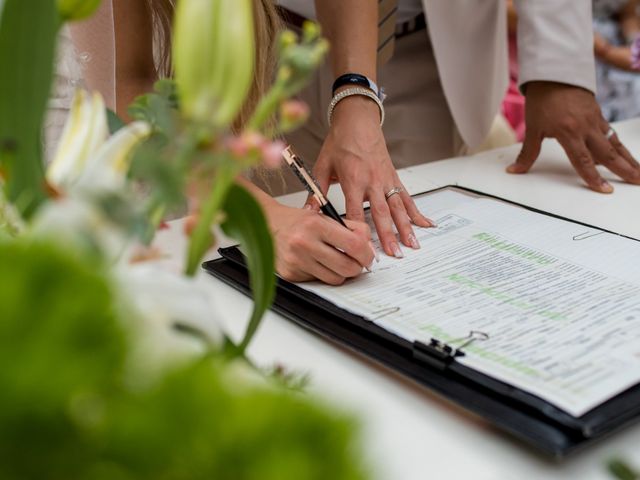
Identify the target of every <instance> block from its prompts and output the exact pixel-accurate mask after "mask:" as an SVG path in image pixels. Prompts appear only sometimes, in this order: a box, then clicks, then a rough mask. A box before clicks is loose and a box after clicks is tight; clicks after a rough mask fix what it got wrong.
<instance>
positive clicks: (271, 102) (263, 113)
mask: <svg viewBox="0 0 640 480" xmlns="http://www.w3.org/2000/svg"><path fill="white" fill-rule="evenodd" d="M283 97H284V88H283V85H280V84H276V85H274V87H273V88H272V89H271V90H270V91H269V92H268V93H267V95H265V96H264V97H263V98H262V100H261V101H260V103H259V104H258V106H257V107H256V110H255V111H254V112H253V115H252V116H251V119H250V120H249V122H248V123H247V130H254V131H258V130H260V129H261V128H262V127H263V126H264V125H265V124H266V123H267V122H268V121H269V118H270V117H271V116H272V115H273V114H274V112H275V111H276V109H277V108H278V105H279V104H280V102H281V101H282V99H283Z"/></svg>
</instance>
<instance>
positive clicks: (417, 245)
mask: <svg viewBox="0 0 640 480" xmlns="http://www.w3.org/2000/svg"><path fill="white" fill-rule="evenodd" d="M409 244H410V245H411V248H413V249H414V250H418V249H419V248H420V243H419V242H418V239H417V238H416V236H415V235H414V234H411V235H409Z"/></svg>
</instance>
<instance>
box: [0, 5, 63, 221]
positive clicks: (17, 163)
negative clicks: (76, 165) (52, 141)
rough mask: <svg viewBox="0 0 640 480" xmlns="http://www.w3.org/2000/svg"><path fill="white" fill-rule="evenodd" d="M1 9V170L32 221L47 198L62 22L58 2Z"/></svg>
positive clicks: (9, 189)
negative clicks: (47, 120)
mask: <svg viewBox="0 0 640 480" xmlns="http://www.w3.org/2000/svg"><path fill="white" fill-rule="evenodd" d="M0 8H1V9H2V12H1V15H0V71H1V72H2V74H1V75H0V98H1V99H2V101H1V102H0V168H2V169H3V170H5V172H6V175H7V178H8V179H9V180H10V181H8V182H7V183H6V186H7V197H8V199H9V200H10V201H12V202H13V203H14V204H15V205H16V207H17V208H18V209H19V210H20V211H21V212H22V213H23V214H24V215H26V216H30V215H31V214H32V213H33V212H34V211H35V209H36V207H37V206H38V205H39V204H40V203H41V202H42V201H43V200H44V198H45V191H44V172H43V166H42V146H41V141H40V136H41V126H42V121H43V118H44V113H45V110H46V107H47V99H48V97H49V92H50V88H51V80H52V78H53V60H54V50H55V45H56V35H57V33H58V28H59V27H60V24H61V21H60V15H59V14H58V11H57V10H56V4H55V2H54V0H45V1H42V0H4V1H3V2H1V3H0Z"/></svg>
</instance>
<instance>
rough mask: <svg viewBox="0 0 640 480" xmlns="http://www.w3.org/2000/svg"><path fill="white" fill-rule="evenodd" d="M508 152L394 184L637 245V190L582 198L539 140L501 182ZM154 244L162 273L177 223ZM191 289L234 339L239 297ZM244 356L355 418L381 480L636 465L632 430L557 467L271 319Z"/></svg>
mask: <svg viewBox="0 0 640 480" xmlns="http://www.w3.org/2000/svg"><path fill="white" fill-rule="evenodd" d="M616 129H617V131H618V133H619V136H620V138H621V139H622V140H623V142H625V144H626V145H627V147H628V148H629V149H630V150H631V152H632V153H635V154H636V155H637V157H638V158H640V120H634V121H629V122H625V123H621V124H618V125H616ZM518 151H519V146H513V147H507V148H504V149H500V150H495V151H491V152H485V153H482V154H479V155H476V156H473V157H461V158H454V159H449V160H443V161H439V162H434V163H430V164H426V165H421V166H418V167H412V168H410V169H405V170H403V171H401V172H400V176H401V178H402V181H403V182H404V185H405V186H406V187H407V189H408V190H409V191H411V192H412V193H418V192H421V191H424V190H428V189H430V188H435V187H439V186H443V185H449V184H459V185H462V186H465V187H469V188H474V189H477V190H481V191H483V192H486V193H490V194H494V195H498V196H501V197H504V198H507V199H510V200H513V201H516V202H519V203H522V204H526V205H529V206H533V207H536V208H539V209H542V210H546V211H549V212H553V213H556V214H559V215H562V216H565V217H569V218H572V219H575V220H579V221H583V222H585V223H589V224H592V225H597V226H600V227H602V228H605V229H608V230H612V231H615V232H618V233H622V234H625V235H629V236H633V237H635V238H640V186H635V187H634V186H631V185H626V184H622V183H620V182H618V181H617V180H615V178H613V177H609V176H607V178H609V180H610V181H611V182H612V184H613V185H614V187H615V189H616V191H615V193H614V194H613V195H602V194H597V193H594V192H591V191H589V190H588V189H587V188H586V187H584V186H583V184H582V182H581V181H580V179H579V178H578V177H577V175H576V174H575V173H574V171H573V169H572V167H571V165H570V164H569V162H568V161H567V159H566V157H565V156H564V154H563V152H562V149H561V148H560V147H559V145H558V144H556V143H555V142H546V144H545V145H544V148H543V151H542V154H541V157H540V159H539V160H538V162H537V163H536V165H535V166H534V168H533V170H532V172H531V173H530V174H528V175H521V176H513V175H507V174H505V173H504V169H505V167H506V166H507V165H509V164H510V163H511V162H512V161H513V160H514V159H515V157H516V155H517V153H518ZM304 196H305V195H304V194H294V195H289V196H287V197H283V198H282V201H283V202H285V203H287V204H291V205H298V206H299V205H302V204H303V199H304ZM330 196H331V198H332V201H334V202H335V205H336V207H340V208H341V207H342V206H343V202H342V198H341V195H340V192H339V191H338V189H334V190H332V192H331V194H330ZM340 208H339V209H340ZM425 213H427V215H428V212H425ZM159 244H160V245H162V246H164V247H165V248H166V249H169V250H170V251H171V252H172V253H173V254H174V256H173V258H172V259H171V260H169V262H168V263H169V266H170V268H171V264H174V265H175V264H176V263H175V262H179V261H180V259H181V253H182V251H183V250H184V248H183V246H184V239H183V238H182V236H181V228H180V225H179V223H176V224H174V225H172V229H170V230H169V231H165V232H163V234H162V236H161V238H160V239H159ZM629 261H634V262H637V264H638V268H640V258H637V259H629ZM199 281H200V282H202V283H204V284H206V285H207V286H208V288H209V289H210V291H211V295H212V296H213V298H214V300H215V302H216V305H217V306H218V314H219V315H220V317H221V318H222V319H223V322H224V323H225V325H226V326H227V329H228V331H230V332H231V333H232V336H234V337H236V338H240V336H241V334H242V332H243V331H244V327H245V319H246V318H248V316H249V313H250V309H251V302H250V301H249V299H248V298H246V297H245V296H244V295H242V294H240V293H238V292H237V291H235V290H234V289H232V288H230V287H228V286H226V285H224V284H223V283H221V282H219V281H217V280H215V279H213V278H210V277H209V276H207V275H201V276H200V277H199ZM249 354H250V356H251V358H252V359H254V360H255V361H256V362H257V363H259V364H262V365H272V364H274V363H276V362H277V363H280V364H283V365H285V366H286V367H288V368H289V369H292V370H296V371H300V372H308V373H309V374H310V377H311V386H310V390H311V391H312V392H314V393H316V394H317V395H320V396H322V397H324V398H326V399H327V400H328V401H330V402H331V403H332V404H334V405H337V406H339V407H341V408H343V409H345V410H347V411H352V412H355V413H356V414H357V415H358V416H359V418H360V419H361V420H362V426H363V428H362V439H363V443H364V451H365V455H366V456H367V461H368V462H369V463H370V464H371V465H372V466H373V467H374V469H375V471H376V473H377V477H378V478H381V479H392V480H412V479H416V480H417V479H427V478H429V479H441V478H453V479H459V478H471V479H476V480H488V479H492V480H507V479H518V480H527V479H532V480H533V479H536V480H537V479H581V480H588V479H594V480H595V479H610V478H611V477H610V476H609V475H608V473H607V472H606V470H605V468H604V464H605V462H606V461H607V460H608V459H609V458H611V457H612V456H614V455H616V456H618V455H619V456H623V457H625V458H626V459H628V460H630V461H631V462H632V463H634V464H635V465H636V466H640V424H639V425H636V426H635V427H632V428H629V429H627V430H625V431H623V432H621V433H618V434H617V435H615V436H613V437H612V438H610V439H608V440H606V441H604V442H603V443H601V444H599V445H597V446H595V447H592V448H589V449H588V450H587V451H585V452H582V453H579V454H578V455H576V456H574V457H571V458H569V459H567V460H564V461H562V462H560V463H557V462H554V461H551V460H548V459H546V458H543V457H541V456H540V455H538V454H537V453H536V452H535V451H533V450H531V449H529V448H528V447H526V446H524V445H522V444H521V443H519V442H517V441H515V440H514V439H513V438H511V437H509V436H507V435H505V434H503V433H501V432H499V431H497V430H496V429H495V428H493V427H492V426H490V425H488V424H487V423H486V422H484V421H483V420H482V419H480V418H477V417H475V416H473V415H471V414H469V413H467V412H465V411H464V410H462V409H460V408H458V407H456V406H455V405H453V404H452V403H449V402H448V401H446V400H443V399H441V398H439V397H438V396H437V395H435V394H434V393H432V392H430V391H428V390H427V389H424V388H422V387H418V386H416V385H414V384H412V383H411V382H408V381H406V380H405V379H403V378H400V377H399V376H397V375H395V374H394V373H392V372H390V371H387V370H384V369H381V368H379V367H377V366H375V365H373V364H371V363H369V362H367V361H366V360H363V359H362V358H360V357H358V356H354V355H353V354H350V353H349V352H346V351H345V350H342V349H341V348H339V347H337V346H335V345H333V344H331V343H328V342H326V341H324V340H322V339H320V338H319V337H316V336H314V335H313V334H311V333H308V332H306V331H305V330H303V329H302V328H300V327H297V326H295V325H294V324H293V323H291V322H289V321H287V320H285V319H284V318H282V317H280V316H279V315H277V314H275V313H271V312H270V313H268V314H267V315H266V316H265V318H264V320H263V323H262V325H261V327H260V329H259V331H258V334H257V335H256V337H255V339H254V341H253V343H252V344H251V346H250V349H249Z"/></svg>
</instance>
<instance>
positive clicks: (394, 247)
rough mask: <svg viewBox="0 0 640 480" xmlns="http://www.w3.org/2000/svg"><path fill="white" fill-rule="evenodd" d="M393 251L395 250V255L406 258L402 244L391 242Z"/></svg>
mask: <svg viewBox="0 0 640 480" xmlns="http://www.w3.org/2000/svg"><path fill="white" fill-rule="evenodd" d="M391 251H392V252H393V256H394V257H396V258H404V253H402V250H400V245H398V244H397V243H395V242H393V243H392V244H391Z"/></svg>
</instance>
